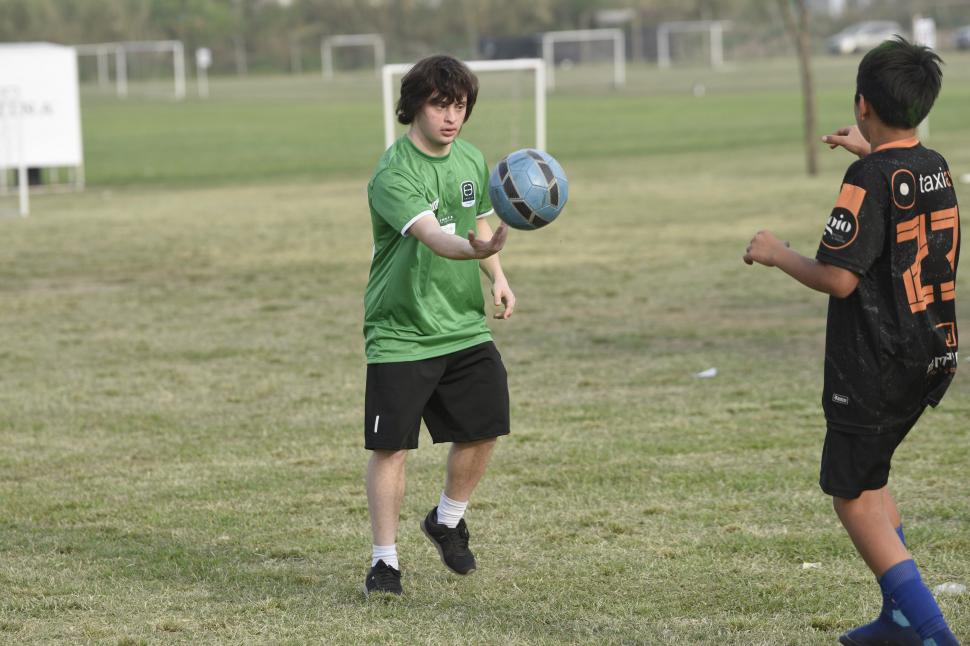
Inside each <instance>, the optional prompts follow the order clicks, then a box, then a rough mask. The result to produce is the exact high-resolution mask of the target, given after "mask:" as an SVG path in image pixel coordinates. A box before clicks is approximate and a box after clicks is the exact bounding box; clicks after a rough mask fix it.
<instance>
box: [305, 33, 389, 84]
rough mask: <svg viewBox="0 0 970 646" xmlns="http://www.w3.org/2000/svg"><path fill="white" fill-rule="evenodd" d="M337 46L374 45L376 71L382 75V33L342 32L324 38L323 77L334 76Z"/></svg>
mask: <svg viewBox="0 0 970 646" xmlns="http://www.w3.org/2000/svg"><path fill="white" fill-rule="evenodd" d="M337 47H372V48H373V49H374V72H375V73H376V74H377V75H380V73H381V68H382V67H384V37H383V36H381V35H380V34H340V35H337V36H330V37H328V38H324V39H323V42H322V43H321V44H320V58H321V60H322V61H323V78H325V79H332V78H333V50H334V48H337Z"/></svg>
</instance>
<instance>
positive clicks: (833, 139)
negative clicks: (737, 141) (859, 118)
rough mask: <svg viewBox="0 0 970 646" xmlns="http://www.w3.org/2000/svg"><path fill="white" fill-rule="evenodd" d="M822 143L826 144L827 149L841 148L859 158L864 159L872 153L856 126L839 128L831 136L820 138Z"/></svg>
mask: <svg viewBox="0 0 970 646" xmlns="http://www.w3.org/2000/svg"><path fill="white" fill-rule="evenodd" d="M822 142H823V143H826V144H828V145H829V148H832V149H834V148H838V147H839V146H842V147H843V148H845V149H846V150H848V151H849V152H850V153H852V154H854V155H857V156H859V157H865V156H866V155H868V154H869V153H870V152H872V147H871V146H869V142H868V141H866V138H865V137H863V136H862V133H861V132H859V128H858V126H850V127H848V128H839V129H838V130H836V131H835V132H833V133H832V134H830V135H825V136H824V137H822Z"/></svg>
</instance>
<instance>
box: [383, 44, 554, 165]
mask: <svg viewBox="0 0 970 646" xmlns="http://www.w3.org/2000/svg"><path fill="white" fill-rule="evenodd" d="M465 64H466V65H467V66H468V68H469V69H471V70H472V71H473V72H476V73H478V72H489V73H492V72H495V73H498V72H518V73H521V72H531V73H532V76H533V79H532V83H531V86H532V87H531V90H530V92H529V93H530V94H531V96H532V102H533V104H534V107H535V116H534V119H533V123H534V125H535V147H536V148H538V149H539V150H545V149H546V64H545V61H543V60H542V59H540V58H513V59H507V60H494V61H465ZM411 67H412V64H410V63H405V64H391V65H384V67H383V68H382V71H381V97H382V102H383V104H384V148H385V149H387V148H389V147H390V146H391V144H393V143H394V140H395V138H396V137H397V134H396V133H397V129H396V128H397V127H396V126H395V123H396V116H395V111H394V106H395V101H396V96H397V95H396V92H395V91H394V87H393V86H392V80H393V78H394V77H395V76H401V75H404V74H406V73H407V71H408V70H410V69H411ZM505 81H506V83H505V84H495V85H494V86H493V85H491V84H489V83H485V82H483V83H482V87H481V88H480V89H479V93H478V103H477V104H476V105H475V118H476V119H477V120H478V121H476V124H478V123H479V122H480V121H482V118H480V117H479V113H481V112H486V114H485V115H484V117H485V122H489V116H490V115H489V114H488V113H487V111H488V110H493V112H492V114H493V115H495V117H496V119H495V120H492V121H491V123H489V130H488V131H489V132H490V133H491V137H490V138H491V139H493V140H496V141H495V143H496V145H502V146H505V147H506V148H508V147H509V146H514V145H518V146H519V147H522V145H521V142H520V136H522V137H524V134H520V132H519V131H518V127H517V126H515V125H514V124H513V125H511V126H509V125H507V124H506V123H501V119H500V118H499V117H503V116H507V115H508V114H509V113H513V112H516V111H518V110H519V109H520V107H519V106H521V105H522V104H524V103H525V102H526V101H527V97H526V96H525V93H524V92H520V91H519V90H518V89H517V88H518V87H519V86H518V85H516V84H514V83H512V82H511V81H510V80H509V79H505ZM483 96H484V97H485V98H484V101H483ZM483 108H484V110H483ZM510 129H511V131H512V132H511V139H510V140H509V143H505V142H504V141H497V140H498V138H499V133H500V132H504V133H505V134H509V132H508V131H509V130H510ZM476 141H482V138H476ZM505 152H506V153H507V152H509V150H505Z"/></svg>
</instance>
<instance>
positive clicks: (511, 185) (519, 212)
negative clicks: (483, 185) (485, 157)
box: [488, 148, 569, 231]
mask: <svg viewBox="0 0 970 646" xmlns="http://www.w3.org/2000/svg"><path fill="white" fill-rule="evenodd" d="M488 197H489V199H491V201H492V207H493V208H494V209H495V212H496V213H497V214H498V216H499V217H500V218H501V219H502V220H503V221H504V222H506V223H507V224H508V225H509V226H510V227H513V228H515V229H523V230H527V231H528V230H532V229H538V228H541V227H544V226H546V225H547V224H549V223H550V222H552V221H553V220H555V219H556V217H558V216H559V214H560V213H561V212H562V209H563V207H564V206H566V200H567V199H568V198H569V182H568V180H567V179H566V172H565V171H564V170H563V169H562V166H560V165H559V162H557V161H556V160H555V159H554V158H553V156H552V155H550V154H549V153H547V152H544V151H542V150H535V149H532V148H524V149H522V150H516V151H515V152H514V153H510V154H509V155H507V156H506V157H505V158H504V159H502V160H501V161H500V162H499V163H498V164H496V165H495V168H493V169H492V174H491V175H490V176H489V178H488Z"/></svg>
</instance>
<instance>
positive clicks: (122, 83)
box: [74, 40, 185, 101]
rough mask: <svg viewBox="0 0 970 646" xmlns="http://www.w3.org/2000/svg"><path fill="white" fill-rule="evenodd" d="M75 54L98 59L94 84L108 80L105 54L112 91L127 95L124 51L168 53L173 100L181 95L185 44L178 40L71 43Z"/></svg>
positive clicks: (106, 83) (126, 60)
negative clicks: (112, 75)
mask: <svg viewBox="0 0 970 646" xmlns="http://www.w3.org/2000/svg"><path fill="white" fill-rule="evenodd" d="M74 50H75V51H76V52H77V55H78V57H79V58H80V57H81V56H95V57H97V63H98V85H100V86H101V87H107V86H108V84H109V83H110V73H109V69H108V56H109V55H113V56H114V59H115V91H116V93H117V95H118V96H119V97H120V98H125V97H127V96H128V54H135V53H149V54H159V53H161V54H164V53H166V52H171V53H172V76H173V78H174V84H175V87H174V96H175V99H176V100H177V101H181V100H182V99H184V98H185V48H184V47H183V45H182V42H181V41H178V40H146V41H128V42H119V43H93V44H90V45H75V46H74Z"/></svg>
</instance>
